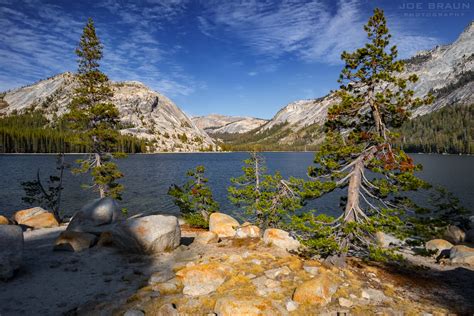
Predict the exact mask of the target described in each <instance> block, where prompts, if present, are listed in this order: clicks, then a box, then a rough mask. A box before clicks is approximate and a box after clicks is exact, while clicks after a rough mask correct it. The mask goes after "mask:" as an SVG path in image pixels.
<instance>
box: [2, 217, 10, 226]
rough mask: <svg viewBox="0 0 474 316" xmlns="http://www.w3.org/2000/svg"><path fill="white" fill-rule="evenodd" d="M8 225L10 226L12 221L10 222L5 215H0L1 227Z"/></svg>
mask: <svg viewBox="0 0 474 316" xmlns="http://www.w3.org/2000/svg"><path fill="white" fill-rule="evenodd" d="M8 224H10V221H9V220H8V218H6V217H5V216H3V215H0V225H8Z"/></svg>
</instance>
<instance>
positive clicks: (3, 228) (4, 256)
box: [0, 225, 24, 280]
mask: <svg viewBox="0 0 474 316" xmlns="http://www.w3.org/2000/svg"><path fill="white" fill-rule="evenodd" d="M23 243H24V242H23V231H22V230H21V227H19V226H15V225H0V280H1V279H3V280H7V279H10V278H11V277H13V275H14V273H15V271H16V270H18V269H19V268H20V266H21V262H22V257H23Z"/></svg>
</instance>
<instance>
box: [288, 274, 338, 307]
mask: <svg viewBox="0 0 474 316" xmlns="http://www.w3.org/2000/svg"><path fill="white" fill-rule="evenodd" d="M338 287H339V281H338V279H337V277H336V276H334V275H332V274H330V273H324V274H321V275H318V276H316V277H314V278H313V279H311V280H309V281H306V282H304V283H303V284H301V285H300V286H298V287H297V288H296V290H295V293H294V294H293V300H294V301H295V302H297V303H300V304H310V305H320V306H324V305H326V304H328V303H329V302H331V298H332V295H333V294H334V293H335V292H336V291H337V289H338Z"/></svg>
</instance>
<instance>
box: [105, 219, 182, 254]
mask: <svg viewBox="0 0 474 316" xmlns="http://www.w3.org/2000/svg"><path fill="white" fill-rule="evenodd" d="M112 236H113V242H114V244H115V245H116V246H118V247H119V248H122V249H124V250H126V251H130V252H135V253H145V254H152V253H160V252H163V251H171V250H173V249H175V248H176V247H178V246H179V244H180V241H181V230H180V228H179V223H178V218H176V217H175V216H165V215H150V216H145V217H139V218H132V219H129V220H127V221H124V222H121V223H119V224H118V225H116V226H115V228H114V230H113V231H112Z"/></svg>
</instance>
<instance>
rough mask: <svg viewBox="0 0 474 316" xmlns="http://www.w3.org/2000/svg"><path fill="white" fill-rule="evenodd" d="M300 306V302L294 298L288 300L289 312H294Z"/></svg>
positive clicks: (287, 308)
mask: <svg viewBox="0 0 474 316" xmlns="http://www.w3.org/2000/svg"><path fill="white" fill-rule="evenodd" d="M298 306H299V304H298V303H296V302H295V301H293V300H289V301H288V302H286V310H287V311H289V312H294V311H295V310H297V309H298Z"/></svg>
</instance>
